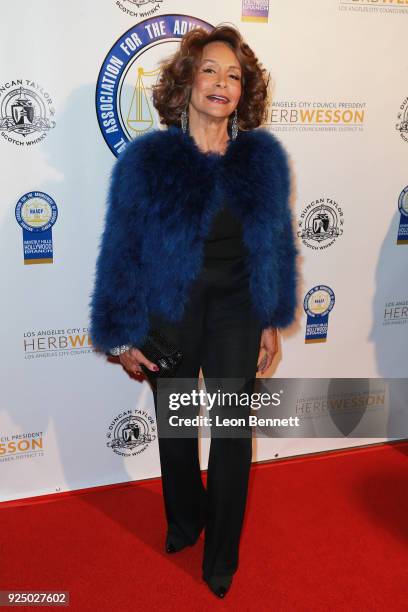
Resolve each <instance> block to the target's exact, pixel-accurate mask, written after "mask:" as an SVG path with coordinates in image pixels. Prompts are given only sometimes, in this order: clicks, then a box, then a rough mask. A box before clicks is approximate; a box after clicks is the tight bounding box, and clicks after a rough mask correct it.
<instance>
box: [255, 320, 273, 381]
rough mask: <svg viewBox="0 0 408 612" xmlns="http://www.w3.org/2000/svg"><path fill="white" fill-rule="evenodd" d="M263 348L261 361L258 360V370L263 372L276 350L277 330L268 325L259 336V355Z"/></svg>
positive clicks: (268, 365)
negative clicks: (263, 353)
mask: <svg viewBox="0 0 408 612" xmlns="http://www.w3.org/2000/svg"><path fill="white" fill-rule="evenodd" d="M262 349H264V350H265V351H266V352H265V355H264V357H263V359H262V360H261V361H259V362H258V370H257V371H258V372H261V374H263V373H264V372H265V370H267V369H268V368H269V367H270V365H271V363H272V361H273V359H274V357H275V355H276V353H277V352H278V330H277V329H276V328H273V327H268V328H267V329H264V330H263V331H262V336H261V349H260V351H259V356H260V355H261V351H262Z"/></svg>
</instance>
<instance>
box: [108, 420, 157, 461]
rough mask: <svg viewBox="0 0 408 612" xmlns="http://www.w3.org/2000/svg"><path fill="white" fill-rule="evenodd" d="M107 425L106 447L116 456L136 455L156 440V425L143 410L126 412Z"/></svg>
mask: <svg viewBox="0 0 408 612" xmlns="http://www.w3.org/2000/svg"><path fill="white" fill-rule="evenodd" d="M128 412H129V413H130V414H126V416H123V417H122V418H120V416H121V415H119V417H117V418H116V419H114V420H113V422H112V423H111V424H110V425H109V429H108V433H107V438H108V442H107V443H106V445H107V446H108V447H110V448H111V449H112V450H113V451H114V452H115V453H116V454H117V455H125V456H128V455H138V454H139V453H141V452H142V451H144V450H146V448H147V447H148V445H149V444H150V442H153V440H155V439H156V433H155V432H156V425H155V421H154V419H153V417H152V416H150V415H149V414H148V413H147V412H145V411H144V410H133V411H128Z"/></svg>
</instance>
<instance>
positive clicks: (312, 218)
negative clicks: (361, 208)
mask: <svg viewBox="0 0 408 612" xmlns="http://www.w3.org/2000/svg"><path fill="white" fill-rule="evenodd" d="M343 223H344V218H343V211H342V209H341V207H340V206H339V205H338V203H337V202H335V201H334V200H332V199H330V198H320V199H319V200H314V201H313V202H310V204H308V205H307V206H306V208H304V209H303V211H302V213H301V215H300V219H299V221H298V226H299V227H300V228H301V229H300V230H299V231H298V232H297V235H298V236H299V237H300V238H301V239H302V242H303V244H304V245H305V246H307V247H309V248H311V249H314V250H322V249H327V248H328V247H330V246H331V245H332V244H334V242H335V241H336V238H338V237H339V236H341V235H342V233H343V229H342V225H343Z"/></svg>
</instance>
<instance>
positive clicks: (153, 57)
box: [96, 15, 212, 155]
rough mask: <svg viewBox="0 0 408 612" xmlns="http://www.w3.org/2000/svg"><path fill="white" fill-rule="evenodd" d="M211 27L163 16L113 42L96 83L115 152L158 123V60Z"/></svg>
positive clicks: (107, 135)
mask: <svg viewBox="0 0 408 612" xmlns="http://www.w3.org/2000/svg"><path fill="white" fill-rule="evenodd" d="M198 26H200V27H202V28H204V29H205V30H207V31H210V30H211V29H212V26H210V24H208V23H207V22H205V21H202V20H201V19H197V18H195V17H190V16H189V15H160V18H158V17H151V18H148V19H145V20H144V21H140V22H139V23H137V24H136V25H134V26H133V27H132V28H130V29H129V30H127V32H125V33H124V34H123V35H122V36H121V37H120V38H119V39H118V40H117V42H116V43H115V44H114V45H113V47H112V48H111V50H110V51H109V53H108V54H107V56H106V58H105V59H104V61H103V64H102V67H101V70H100V72H99V75H98V80H97V85H96V112H97V116H98V121H99V127H100V129H101V132H102V134H103V137H104V139H105V141H106V143H107V145H108V146H109V148H110V150H111V151H112V153H113V154H114V155H119V153H120V152H121V151H122V150H123V149H124V147H125V146H126V144H127V143H128V142H129V141H130V140H133V139H134V138H135V137H137V136H141V135H142V134H144V133H146V132H148V131H149V130H151V129H155V128H158V127H159V124H160V121H159V117H158V115H157V112H156V109H155V108H154V106H153V103H152V97H151V86H152V85H153V84H154V83H155V81H156V80H157V78H158V77H159V73H160V68H159V62H160V61H161V60H162V59H163V57H167V56H170V55H171V54H173V53H175V52H176V51H177V50H178V47H179V41H180V39H181V38H182V36H184V34H185V33H186V32H188V31H190V30H192V29H194V28H196V27H198Z"/></svg>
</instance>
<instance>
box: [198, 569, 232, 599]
mask: <svg viewBox="0 0 408 612" xmlns="http://www.w3.org/2000/svg"><path fill="white" fill-rule="evenodd" d="M232 579H233V575H230V574H228V575H225V576H210V577H209V578H205V577H204V576H203V580H204V582H206V583H207V584H208V586H209V588H210V590H211V591H212V592H213V593H214V595H217V597H221V598H222V597H225V595H226V594H227V593H228V591H229V588H230V586H231V583H232Z"/></svg>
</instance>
